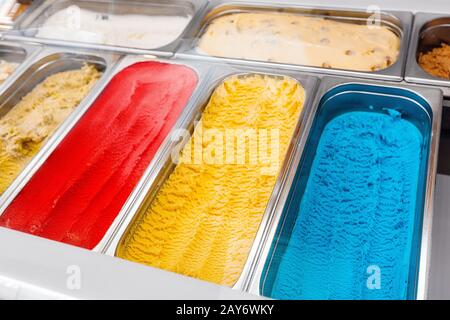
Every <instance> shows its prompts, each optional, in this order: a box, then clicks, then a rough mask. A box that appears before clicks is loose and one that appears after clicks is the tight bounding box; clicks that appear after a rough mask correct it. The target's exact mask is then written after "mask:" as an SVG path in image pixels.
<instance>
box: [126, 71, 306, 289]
mask: <svg viewBox="0 0 450 320" xmlns="http://www.w3.org/2000/svg"><path fill="white" fill-rule="evenodd" d="M304 98H305V93H304V90H303V88H302V87H301V85H300V84H299V83H298V82H297V81H296V80H294V79H292V78H288V77H273V76H268V75H259V74H246V75H241V76H236V75H235V76H230V77H228V78H226V79H225V80H224V81H223V82H222V83H221V84H220V85H219V86H218V87H217V88H216V89H215V90H214V92H213V94H212V96H211V98H210V100H209V103H208V104H207V106H206V108H205V110H204V112H203V115H202V118H201V122H200V123H201V124H198V125H197V126H196V128H195V130H194V134H193V135H192V137H191V138H190V140H189V142H188V143H187V144H186V145H185V146H184V149H183V151H182V154H181V158H180V159H181V161H180V162H179V163H178V165H177V166H176V167H175V169H174V171H173V172H172V173H171V174H170V176H169V177H168V179H167V180H166V181H165V182H164V183H163V185H162V187H161V188H160V189H159V190H158V192H157V194H156V196H155V197H154V198H153V199H152V200H151V202H150V203H149V204H148V206H144V207H143V208H142V210H141V211H140V212H139V219H137V220H136V222H135V223H134V224H133V225H132V226H131V228H130V229H129V230H128V232H127V233H126V234H125V237H124V238H123V239H122V241H121V244H120V246H119V248H118V252H117V255H118V256H119V257H121V258H124V259H128V260H132V261H135V262H140V263H144V264H147V265H150V266H154V267H158V268H162V269H165V270H169V271H173V272H177V273H181V274H184V275H187V276H191V277H195V278H199V279H202V280H207V281H211V282H215V283H218V284H223V285H227V286H232V285H233V284H234V283H235V282H236V281H237V280H238V278H239V276H240V274H241V272H242V269H243V266H244V264H245V261H246V259H247V256H248V254H249V250H250V247H251V245H252V243H253V240H254V237H255V235H256V232H257V230H258V227H259V224H260V222H261V218H262V216H263V214H264V211H265V209H266V206H267V203H268V200H269V197H270V195H271V192H272V189H273V187H274V184H275V181H276V179H277V175H278V172H279V168H280V163H281V162H282V161H283V159H284V157H285V154H286V151H287V148H288V145H289V143H290V140H291V137H292V134H293V131H294V128H295V127H296V126H297V123H298V121H299V116H300V112H301V110H302V108H303V102H304ZM233 129H236V130H238V129H243V130H245V129H250V130H251V129H254V130H258V129H263V130H268V131H270V130H271V129H272V130H274V131H275V132H276V133H277V137H276V138H275V137H274V136H270V137H273V139H274V140H271V141H275V140H277V139H278V140H277V141H276V142H278V143H277V144H276V147H272V146H273V144H271V143H268V144H267V145H268V151H269V154H271V153H273V154H272V155H274V158H273V159H275V161H274V162H276V163H274V164H275V166H274V167H272V170H270V168H269V167H270V164H269V161H267V160H268V159H267V158H264V157H258V156H256V157H255V158H252V159H253V160H252V161H250V158H251V156H250V154H249V152H251V151H250V150H251V149H250V147H246V148H245V149H237V148H238V147H236V146H237V143H236V144H234V142H233V146H234V148H231V150H234V151H236V153H235V155H236V158H237V157H238V156H239V155H240V156H243V158H242V159H245V161H242V162H238V161H229V162H228V161H225V160H224V158H225V155H223V154H222V156H223V157H222V156H220V157H219V158H216V160H217V159H218V160H219V161H217V162H210V161H209V160H208V161H206V160H205V158H204V156H205V154H206V151H205V150H206V149H208V148H209V147H211V144H212V143H213V142H212V141H213V140H209V139H208V138H207V136H208V133H210V132H215V133H216V134H218V133H224V135H225V132H230V131H229V130H233ZM211 130H213V131H211ZM227 130H228V131H227ZM256 132H259V131H256ZM219 136H220V135H219ZM217 139H218V140H214V141H220V140H222V139H220V138H217ZM270 139H272V138H270ZM233 141H235V140H233ZM254 141H255V140H254ZM259 141H262V140H259ZM264 142H267V141H264ZM220 145H221V144H220V143H219V147H217V149H215V150H216V151H215V152H217V153H214V154H215V155H216V156H217V154H218V152H219V151H218V150H219V148H220ZM199 146H200V147H201V148H202V150H203V152H204V153H203V160H201V161H196V159H195V157H196V154H197V153H196V151H195V150H198V149H196V148H197V147H199ZM228 146H229V145H228ZM225 149H226V147H224V148H223V150H225ZM239 150H241V151H239ZM227 154H228V153H227ZM197 160H198V159H197ZM221 160H224V161H223V162H221Z"/></svg>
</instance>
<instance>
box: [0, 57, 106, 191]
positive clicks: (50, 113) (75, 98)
mask: <svg viewBox="0 0 450 320" xmlns="http://www.w3.org/2000/svg"><path fill="white" fill-rule="evenodd" d="M100 75H101V73H100V72H99V71H98V70H97V69H96V68H95V67H93V66H90V65H86V66H84V67H83V68H82V69H78V70H71V71H66V72H61V73H57V74H54V75H51V76H49V77H48V78H46V79H45V80H44V81H43V82H42V83H40V84H39V85H37V86H36V87H35V88H34V89H33V90H32V91H31V92H30V93H28V94H27V95H26V96H24V97H23V98H22V100H21V101H20V102H19V103H18V104H17V105H16V106H14V107H13V108H12V109H11V110H10V111H9V112H8V113H6V114H5V115H4V116H3V117H2V118H1V119H0V194H2V193H3V192H4V191H5V190H6V188H7V187H8V186H9V185H10V184H11V182H12V181H13V180H14V179H15V178H16V177H17V175H18V174H19V173H20V172H21V171H22V170H23V168H24V167H25V166H26V164H27V163H28V162H29V161H30V160H31V158H32V157H33V156H34V155H35V154H36V153H37V152H38V151H39V149H40V147H41V146H42V144H43V143H44V142H45V140H46V139H47V138H48V137H49V136H50V135H51V134H52V133H53V132H54V131H55V129H56V128H57V127H58V125H59V124H61V123H62V122H63V121H64V120H65V119H66V118H67V116H68V115H69V114H70V113H71V112H72V111H73V110H74V109H75V108H76V107H77V106H78V104H79V103H80V101H81V100H82V99H83V98H84V97H85V96H86V95H87V93H88V92H89V90H90V89H91V87H92V86H93V85H94V84H95V83H96V82H97V80H98V79H99V78H100Z"/></svg>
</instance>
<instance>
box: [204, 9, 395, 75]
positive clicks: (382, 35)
mask: <svg viewBox="0 0 450 320" xmlns="http://www.w3.org/2000/svg"><path fill="white" fill-rule="evenodd" d="M197 49H198V51H200V52H201V53H204V54H207V55H211V56H217V57H227V58H236V59H250V60H263V61H270V62H280V63H291V64H299V65H306V66H315V67H323V68H335V69H347V70H356V71H369V72H370V71H377V70H382V69H385V68H388V67H389V66H390V65H392V64H393V63H395V62H396V60H397V57H398V55H399V50H400V39H399V37H398V36H397V35H396V34H395V33H394V32H393V31H391V30H390V29H389V28H387V27H385V26H368V25H366V24H355V23H348V22H340V21H336V20H331V19H328V18H320V17H311V16H304V15H298V14H290V13H280V12H277V13H275V12H272V13H271V12H265V13H258V12H256V13H250V12H238V13H229V14H224V15H221V16H218V17H215V18H214V19H212V20H211V22H210V23H209V24H208V25H207V26H206V29H205V30H204V32H203V34H202V35H201V38H200V40H199V42H198V45H197Z"/></svg>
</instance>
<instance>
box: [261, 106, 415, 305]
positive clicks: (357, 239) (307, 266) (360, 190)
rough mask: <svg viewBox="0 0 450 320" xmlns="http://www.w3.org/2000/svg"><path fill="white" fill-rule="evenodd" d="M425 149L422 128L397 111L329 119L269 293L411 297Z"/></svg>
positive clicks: (284, 296)
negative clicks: (408, 291) (415, 229)
mask: <svg viewBox="0 0 450 320" xmlns="http://www.w3.org/2000/svg"><path fill="white" fill-rule="evenodd" d="M422 145H423V136H422V134H421V132H420V131H419V129H418V128H417V127H416V126H415V125H413V124H412V123H411V122H409V121H408V120H405V119H402V118H401V115H400V113H398V112H397V111H394V110H388V112H387V113H376V112H365V111H355V112H347V113H344V114H342V115H339V116H337V117H336V118H334V119H332V120H331V121H329V122H328V123H327V124H326V126H325V128H324V130H323V133H322V134H321V137H320V141H319V144H318V147H317V151H316V154H315V157H314V160H313V164H312V167H311V171H310V174H309V178H308V181H307V184H306V189H305V191H304V194H303V197H302V198H301V200H300V202H299V205H293V206H291V207H289V209H288V210H290V213H289V214H294V215H296V216H297V217H296V220H295V224H294V226H293V229H292V232H291V234H290V237H288V236H284V237H283V238H281V239H280V241H279V242H278V250H279V253H278V254H275V256H274V261H275V264H274V266H275V265H278V268H276V267H273V269H272V270H269V272H275V278H274V279H275V280H274V281H273V284H272V285H273V286H272V290H271V292H265V293H266V294H268V295H269V296H271V297H273V298H280V299H405V298H406V294H407V288H408V277H409V270H410V269H409V268H410V265H411V263H414V261H412V260H413V259H414V258H413V256H412V252H413V250H414V249H413V243H412V237H413V232H414V226H415V215H416V205H417V204H416V200H417V194H418V179H419V167H420V163H421V150H422ZM293 196H294V197H295V196H296V195H293ZM297 196H299V197H300V196H301V195H297ZM280 252H282V254H281V253H280ZM280 255H281V256H280ZM277 259H279V260H277ZM277 261H278V264H277V263H276V262H277ZM377 276H379V278H375V277H377ZM378 280H379V282H378ZM378 285H379V287H378ZM266 290H267V289H266Z"/></svg>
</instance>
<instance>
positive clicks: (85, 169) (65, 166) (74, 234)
mask: <svg viewBox="0 0 450 320" xmlns="http://www.w3.org/2000/svg"><path fill="white" fill-rule="evenodd" d="M197 81H198V79H197V74H196V73H195V71H193V70H192V69H191V68H189V67H187V66H184V65H178V64H168V63H160V62H156V61H145V62H140V63H135V64H132V65H130V66H128V67H126V68H124V69H122V70H120V71H119V72H118V73H117V74H116V75H115V76H114V77H113V78H112V79H111V80H110V82H109V83H108V85H107V86H106V87H105V89H104V90H103V91H102V93H101V94H100V95H99V96H98V98H97V99H96V101H95V102H94V103H93V104H92V105H91V106H90V107H89V109H88V110H87V111H86V113H85V114H84V115H83V117H82V118H81V119H80V120H79V121H78V122H77V124H76V125H75V127H74V128H73V129H72V130H71V131H70V132H69V133H68V134H67V136H66V137H65V138H64V139H63V141H62V142H61V143H60V144H59V145H58V147H57V148H56V149H55V151H54V152H53V153H52V154H51V155H50V156H49V158H48V159H47V160H46V161H45V163H44V164H43V165H42V166H41V167H40V168H39V170H38V171H37V172H36V173H35V174H34V176H33V177H32V178H31V180H30V181H29V182H28V183H27V184H26V185H25V187H24V188H23V189H22V190H21V192H20V193H19V194H18V196H17V197H16V198H15V199H14V201H13V202H12V203H11V205H10V206H9V207H8V208H7V209H6V210H5V212H4V214H3V215H1V216H0V226H3V227H8V228H11V229H14V230H19V231H23V232H27V233H31V234H33V235H36V236H41V237H44V238H48V239H52V240H55V241H60V242H64V243H68V244H71V245H75V246H79V247H83V248H87V249H93V248H94V247H95V246H96V245H97V244H98V243H99V242H100V240H101V239H102V238H103V236H104V235H105V233H106V231H107V230H108V228H109V227H110V225H111V223H112V222H113V220H114V219H115V217H116V216H117V215H118V213H119V212H120V210H121V208H122V206H123V205H124V203H125V201H126V200H127V198H128V196H129V195H130V193H131V192H132V190H133V188H134V187H135V185H136V184H137V182H138V181H139V179H140V178H141V176H142V174H143V173H144V171H145V169H146V168H147V167H148V165H149V163H150V162H151V161H152V159H153V157H154V155H155V153H156V152H157V151H158V149H159V147H160V145H161V144H162V142H163V141H164V139H165V138H166V136H167V134H168V133H169V132H170V130H171V129H172V126H173V125H174V124H175V122H176V120H177V119H178V116H179V115H180V113H181V112H182V111H183V109H184V107H185V105H186V104H187V101H188V100H189V98H190V97H191V95H192V93H193V91H194V89H195V87H196V85H197ZM66 94H67V92H66Z"/></svg>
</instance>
